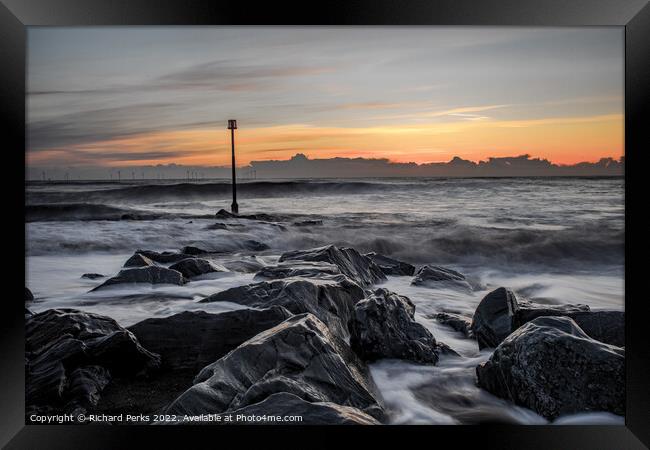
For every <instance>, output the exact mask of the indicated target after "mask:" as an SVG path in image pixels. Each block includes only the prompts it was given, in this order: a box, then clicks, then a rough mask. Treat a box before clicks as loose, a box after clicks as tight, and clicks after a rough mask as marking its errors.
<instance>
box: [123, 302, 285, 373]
mask: <svg viewBox="0 0 650 450" xmlns="http://www.w3.org/2000/svg"><path fill="white" fill-rule="evenodd" d="M291 315H292V314H291V313H290V312H289V311H287V310H286V309H285V308H282V307H281V306H273V307H271V308H268V309H262V310H258V309H240V310H236V311H228V312H224V313H220V314H209V313H206V312H204V311H185V312H182V313H179V314H174V315H173V316H169V317H164V318H152V319H146V320H143V321H142V322H138V323H137V324H135V325H133V326H131V327H129V331H131V332H132V333H133V334H134V335H135V336H136V337H137V338H138V341H139V342H140V343H141V344H142V345H143V346H144V347H145V348H147V349H149V350H150V351H153V352H156V353H158V354H159V355H160V357H161V360H162V367H163V368H164V369H171V370H179V369H181V370H184V369H192V370H194V373H197V372H198V371H199V370H200V369H202V368H203V367H205V366H206V365H208V364H211V363H213V362H214V361H216V360H217V359H219V358H221V357H222V356H224V355H225V354H226V353H228V352H229V351H230V350H232V349H234V348H235V347H237V346H238V345H240V344H241V343H243V342H244V341H246V340H248V339H250V338H252V337H253V336H255V335H256V334H257V333H260V332H262V331H264V330H266V329H269V328H272V327H274V326H276V325H277V324H279V323H280V322H282V321H283V320H285V319H287V318H289V317H291Z"/></svg>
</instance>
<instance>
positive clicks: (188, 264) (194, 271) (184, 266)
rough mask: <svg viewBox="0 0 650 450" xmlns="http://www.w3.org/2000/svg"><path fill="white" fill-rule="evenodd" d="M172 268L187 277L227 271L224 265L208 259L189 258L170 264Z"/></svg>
mask: <svg viewBox="0 0 650 450" xmlns="http://www.w3.org/2000/svg"><path fill="white" fill-rule="evenodd" d="M169 268H170V269H171V270H176V271H178V272H180V273H181V274H182V275H183V276H184V277H185V278H192V277H198V276H200V275H205V274H206V273H213V272H227V271H228V269H226V268H225V267H223V266H220V265H217V264H215V263H213V262H211V261H208V260H207V259H201V258H187V259H183V260H181V261H179V262H177V263H174V264H172V265H171V266H169Z"/></svg>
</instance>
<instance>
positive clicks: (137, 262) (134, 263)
mask: <svg viewBox="0 0 650 450" xmlns="http://www.w3.org/2000/svg"><path fill="white" fill-rule="evenodd" d="M155 265H156V263H155V262H153V260H152V259H151V258H147V257H146V256H144V255H142V254H140V253H136V254H134V255H133V256H131V257H130V258H129V259H127V260H126V262H125V263H124V266H122V267H149V266H155Z"/></svg>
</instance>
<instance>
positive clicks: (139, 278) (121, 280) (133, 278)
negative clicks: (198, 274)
mask: <svg viewBox="0 0 650 450" xmlns="http://www.w3.org/2000/svg"><path fill="white" fill-rule="evenodd" d="M125 283H149V284H176V285H182V284H184V283H185V279H184V278H183V275H182V274H181V273H180V272H179V271H177V270H172V269H167V268H165V267H158V266H148V267H137V268H133V269H122V270H120V272H119V273H118V274H117V275H116V276H114V277H111V278H109V279H108V280H106V281H104V282H103V283H102V284H100V285H99V286H97V287H96V288H94V289H92V290H91V292H92V291H96V290H98V289H103V288H106V287H108V286H112V285H116V284H125Z"/></svg>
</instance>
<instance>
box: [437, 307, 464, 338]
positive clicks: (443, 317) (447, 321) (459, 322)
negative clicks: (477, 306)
mask: <svg viewBox="0 0 650 450" xmlns="http://www.w3.org/2000/svg"><path fill="white" fill-rule="evenodd" d="M430 318H432V319H435V320H437V321H438V322H440V323H441V324H443V325H447V326H448V327H451V328H453V329H454V330H455V331H458V332H459V333H462V334H464V335H465V337H466V338H470V339H472V338H473V337H474V332H473V331H472V319H471V318H470V317H466V316H463V315H461V314H455V313H448V312H441V313H437V314H434V315H433V316H431V317H430Z"/></svg>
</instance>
